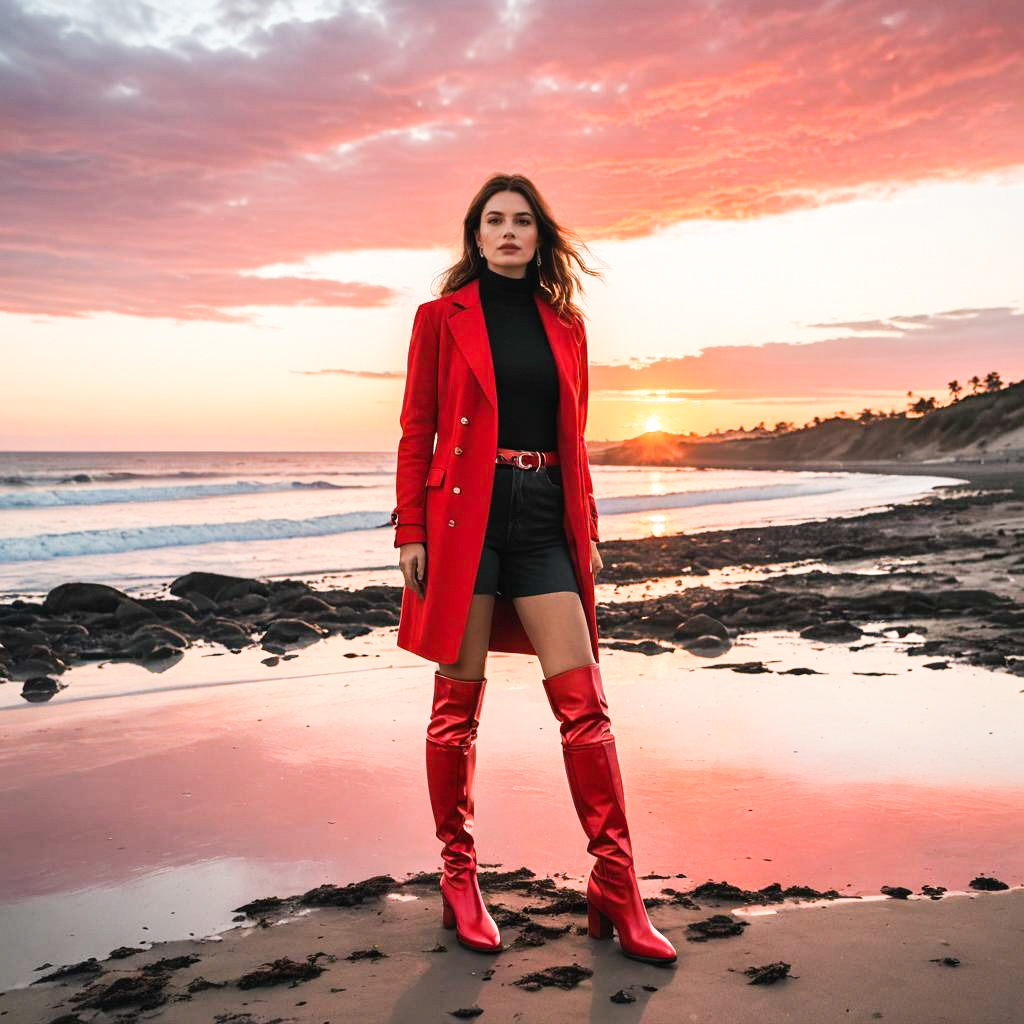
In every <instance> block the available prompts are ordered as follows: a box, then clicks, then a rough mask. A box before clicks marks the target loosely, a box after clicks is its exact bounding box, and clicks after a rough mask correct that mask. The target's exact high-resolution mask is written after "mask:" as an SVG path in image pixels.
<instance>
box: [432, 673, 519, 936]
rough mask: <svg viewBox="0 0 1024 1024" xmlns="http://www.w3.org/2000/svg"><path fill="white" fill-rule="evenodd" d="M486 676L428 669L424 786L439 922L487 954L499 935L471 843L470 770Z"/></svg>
mask: <svg viewBox="0 0 1024 1024" xmlns="http://www.w3.org/2000/svg"><path fill="white" fill-rule="evenodd" d="M486 681H487V680H486V679H480V680H474V679H454V678H452V677H451V676H446V675H443V674H442V673H441V672H435V673H434V700H433V706H432V708H431V713H430V723H429V725H428V726H427V788H428V789H429V791H430V806H431V809H432V810H433V812H434V823H435V824H436V825H437V838H438V839H440V840H441V841H442V842H443V843H444V847H443V848H442V850H441V857H442V859H443V861H444V870H443V871H442V872H441V903H442V918H441V920H442V923H443V924H444V926H445V928H454V929H455V937H456V939H457V940H458V941H459V943H460V944H461V945H463V946H466V947H467V948H468V949H475V950H477V951H479V952H482V953H493V952H497V951H498V950H499V949H501V935H500V934H499V932H498V926H497V925H496V924H495V923H494V919H493V918H492V917H491V915H490V914H489V913H488V912H487V908H486V907H485V906H484V900H483V896H482V895H481V894H480V886H479V883H478V882H477V877H476V847H475V846H474V844H473V771H474V768H475V767H476V730H477V726H478V725H479V724H480V706H481V705H482V704H483V699H484V684H485V683H486Z"/></svg>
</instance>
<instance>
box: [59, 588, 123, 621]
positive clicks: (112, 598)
mask: <svg viewBox="0 0 1024 1024" xmlns="http://www.w3.org/2000/svg"><path fill="white" fill-rule="evenodd" d="M128 600H130V598H129V597H128V595H127V594H124V593H122V592H121V591H120V590H118V589H116V588H115V587H108V586H106V585H105V584H103V583H62V584H60V586H58V587H54V588H53V589H52V590H51V591H50V592H49V593H48V594H47V595H46V598H45V599H44V600H43V607H44V608H45V609H46V610H47V612H49V613H50V614H51V615H62V614H63V613H64V612H115V611H117V606H118V605H119V604H120V603H121V602H122V601H128Z"/></svg>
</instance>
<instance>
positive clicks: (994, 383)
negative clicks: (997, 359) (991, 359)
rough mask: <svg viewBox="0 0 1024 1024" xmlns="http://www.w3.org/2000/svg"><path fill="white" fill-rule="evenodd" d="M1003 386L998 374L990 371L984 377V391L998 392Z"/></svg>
mask: <svg viewBox="0 0 1024 1024" xmlns="http://www.w3.org/2000/svg"><path fill="white" fill-rule="evenodd" d="M1002 386H1003V379H1002V377H1000V376H999V374H998V373H997V372H996V371H995V370H992V371H990V372H989V373H987V374H986V375H985V390H986V391H998V390H999V389H1000V388H1001V387H1002Z"/></svg>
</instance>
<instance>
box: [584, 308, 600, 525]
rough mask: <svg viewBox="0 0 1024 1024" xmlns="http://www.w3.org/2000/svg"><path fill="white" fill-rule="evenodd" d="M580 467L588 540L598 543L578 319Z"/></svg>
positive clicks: (586, 373) (587, 389) (587, 385)
mask: <svg viewBox="0 0 1024 1024" xmlns="http://www.w3.org/2000/svg"><path fill="white" fill-rule="evenodd" d="M580 331H581V338H580V395H579V397H580V412H579V423H580V465H581V466H582V467H583V484H584V487H585V488H586V492H587V505H588V511H589V515H590V538H591V540H597V541H599V540H600V539H601V538H600V536H598V532H597V502H596V501H595V500H594V483H593V481H592V480H591V479H590V456H589V455H588V454H587V441H586V438H585V437H584V433H585V431H586V426H587V404H588V402H589V400H590V374H589V367H588V357H587V327H586V324H585V323H584V322H583V318H582V317H581V318H580Z"/></svg>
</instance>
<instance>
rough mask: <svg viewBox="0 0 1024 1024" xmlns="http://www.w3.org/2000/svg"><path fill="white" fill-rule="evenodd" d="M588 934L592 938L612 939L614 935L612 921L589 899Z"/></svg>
mask: <svg viewBox="0 0 1024 1024" xmlns="http://www.w3.org/2000/svg"><path fill="white" fill-rule="evenodd" d="M587 934H588V935H589V936H590V937H591V938H592V939H610V938H611V937H612V921H611V918H609V917H606V916H605V915H604V914H602V913H601V911H600V910H598V909H597V907H595V906H594V904H593V903H591V902H590V901H589V900H588V901H587Z"/></svg>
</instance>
